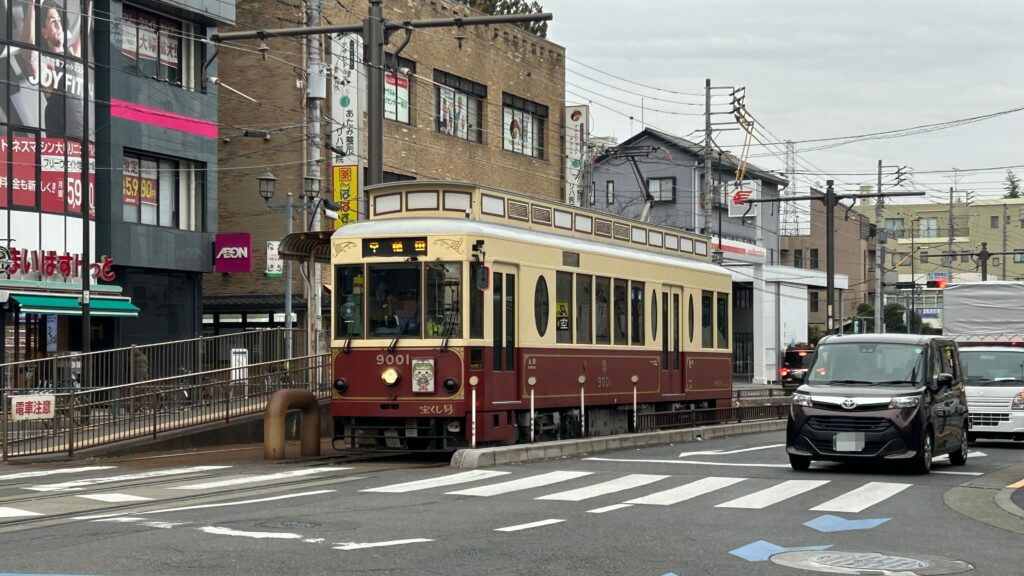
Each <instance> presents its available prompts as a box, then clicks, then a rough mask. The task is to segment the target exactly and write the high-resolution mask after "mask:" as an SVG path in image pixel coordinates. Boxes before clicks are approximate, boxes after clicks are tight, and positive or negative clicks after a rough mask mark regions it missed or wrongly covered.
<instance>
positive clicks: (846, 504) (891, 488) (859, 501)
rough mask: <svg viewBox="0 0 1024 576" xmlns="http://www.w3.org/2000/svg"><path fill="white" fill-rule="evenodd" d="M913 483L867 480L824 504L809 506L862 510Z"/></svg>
mask: <svg viewBox="0 0 1024 576" xmlns="http://www.w3.org/2000/svg"><path fill="white" fill-rule="evenodd" d="M911 486H913V484H902V483H898V482H868V483H867V484H864V485H863V486H861V487H859V488H857V489H855V490H850V491H849V492H847V493H846V494H843V495H841V496H839V497H836V498H833V499H831V500H829V501H828V502H825V503H824V504H820V505H818V506H815V507H814V508H811V510H815V511H820V512H848V513H852V512H863V511H864V510H866V509H868V508H870V507H872V506H874V505H875V504H878V503H879V502H882V501H884V500H886V499H888V498H891V497H893V496H895V495H897V494H899V493H900V492H903V491H904V490H906V489H907V488H910V487H911Z"/></svg>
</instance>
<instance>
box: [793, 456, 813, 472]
mask: <svg viewBox="0 0 1024 576" xmlns="http://www.w3.org/2000/svg"><path fill="white" fill-rule="evenodd" d="M789 465H790V466H791V467H792V468H793V470H797V471H803V470H807V469H808V468H810V467H811V459H810V458H808V457H807V456H797V455H795V454H790V455H789Z"/></svg>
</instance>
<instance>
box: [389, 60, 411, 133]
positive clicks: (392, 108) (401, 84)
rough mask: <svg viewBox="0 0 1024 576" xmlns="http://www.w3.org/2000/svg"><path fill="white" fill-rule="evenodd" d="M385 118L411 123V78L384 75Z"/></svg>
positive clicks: (390, 74)
mask: <svg viewBox="0 0 1024 576" xmlns="http://www.w3.org/2000/svg"><path fill="white" fill-rule="evenodd" d="M384 117H385V118H387V119H388V120H394V121H396V122H402V123H404V124H408V123H409V77H408V76H405V75H404V74H393V73H391V72H385V73H384Z"/></svg>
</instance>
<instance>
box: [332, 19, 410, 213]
mask: <svg viewBox="0 0 1024 576" xmlns="http://www.w3.org/2000/svg"><path fill="white" fill-rule="evenodd" d="M331 55H332V62H331V65H332V73H331V76H332V84H331V88H332V90H331V117H332V118H333V119H334V125H333V126H332V127H331V141H332V142H333V144H334V147H333V151H332V153H331V165H332V176H333V177H332V181H333V185H334V201H335V202H337V203H338V204H339V208H338V220H337V221H336V222H335V223H334V227H335V228H338V227H340V226H344V225H345V224H347V223H349V222H353V221H355V220H356V218H357V215H358V211H357V202H356V200H357V198H358V196H359V170H360V168H361V167H362V164H363V163H362V154H361V142H362V135H361V133H360V130H359V128H360V124H361V119H362V113H361V112H360V106H359V101H360V97H361V94H362V89H363V86H362V84H363V83H362V81H361V78H362V77H363V76H364V75H363V74H361V72H362V71H363V69H364V68H365V67H364V66H363V64H362V59H363V39H362V37H361V36H359V35H358V34H334V35H332V36H331ZM406 87H407V89H406V92H407V93H408V82H407V83H406ZM396 97H397V93H396ZM406 100H408V96H406ZM406 117H408V108H406Z"/></svg>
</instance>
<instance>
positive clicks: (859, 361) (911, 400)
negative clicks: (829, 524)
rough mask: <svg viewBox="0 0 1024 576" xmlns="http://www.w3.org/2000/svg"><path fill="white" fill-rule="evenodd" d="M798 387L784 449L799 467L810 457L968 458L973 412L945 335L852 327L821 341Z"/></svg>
mask: <svg viewBox="0 0 1024 576" xmlns="http://www.w3.org/2000/svg"><path fill="white" fill-rule="evenodd" d="M802 380H803V383H802V384H801V385H800V387H799V388H797V390H796V391H795V392H794V393H793V397H792V405H791V409H790V414H789V420H788V424H787V428H786V451H787V452H788V454H789V463H790V465H791V466H792V467H793V469H794V470H806V469H807V468H808V467H809V466H810V464H811V461H812V460H833V461H845V462H870V461H874V462H902V463H905V464H907V465H909V467H910V468H911V469H912V470H913V471H914V472H917V473H920V474H927V473H928V472H929V471H931V467H932V457H933V456H934V455H937V454H949V461H950V463H952V464H953V465H956V466H962V465H963V464H965V463H966V462H967V433H968V430H969V426H970V423H969V417H968V413H967V396H966V393H965V391H964V374H963V370H962V368H961V365H960V358H959V352H958V349H957V345H956V343H954V342H953V341H952V340H949V339H948V338H943V337H941V336H919V335H907V334H853V335H840V336H827V337H825V338H823V339H822V340H821V341H819V342H818V346H817V349H816V350H815V354H814V360H813V361H812V362H811V365H810V366H809V369H808V370H807V372H806V377H805V378H802Z"/></svg>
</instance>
